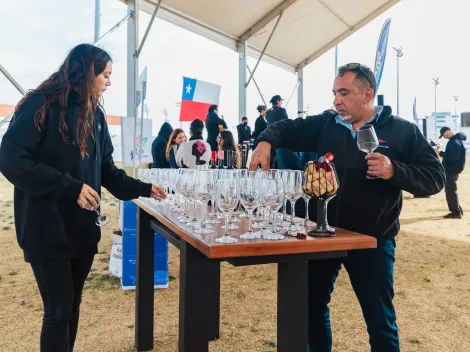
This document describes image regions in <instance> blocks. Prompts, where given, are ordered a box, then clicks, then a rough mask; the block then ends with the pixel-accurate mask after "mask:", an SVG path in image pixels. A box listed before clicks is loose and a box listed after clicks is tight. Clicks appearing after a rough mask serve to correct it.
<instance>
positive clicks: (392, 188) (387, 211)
mask: <svg viewBox="0 0 470 352" xmlns="http://www.w3.org/2000/svg"><path fill="white" fill-rule="evenodd" d="M376 86H377V84H376V80H375V75H374V73H373V72H372V71H371V69H370V68H368V67H367V66H364V65H362V64H359V63H351V64H347V65H344V66H342V67H340V68H339V70H338V75H337V76H336V78H335V81H334V84H333V94H334V105H335V108H336V111H337V112H334V113H332V112H331V111H325V112H324V113H323V114H321V115H316V116H309V117H307V118H306V119H302V118H298V119H296V120H289V119H286V120H283V121H280V122H277V123H273V124H271V125H270V126H268V128H267V129H266V130H265V131H264V132H263V133H262V134H261V136H260V137H259V143H258V147H257V148H256V150H255V151H254V153H253V156H252V158H251V165H250V169H251V170H256V169H257V167H258V165H261V166H262V169H263V170H267V169H269V158H270V156H271V149H273V148H277V147H281V148H287V149H290V150H294V151H299V152H317V155H320V156H322V155H325V154H326V153H328V152H331V153H332V154H333V155H334V163H335V168H336V172H337V175H338V178H339V184H340V186H339V192H338V194H337V195H336V197H335V198H333V199H332V200H331V202H330V203H329V204H328V215H329V216H328V221H329V223H330V225H332V226H336V227H339V228H343V229H346V230H350V231H355V232H359V233H363V234H367V235H369V236H373V237H375V238H376V239H377V248H374V249H365V250H355V251H350V252H348V256H347V257H345V258H339V259H324V260H313V261H310V262H309V269H308V280H309V282H308V287H309V302H308V316H309V322H308V328H309V351H310V352H312V351H315V352H330V351H331V350H332V330H331V324H330V310H329V307H328V305H329V303H330V299H331V293H332V292H333V288H334V284H335V281H336V278H337V277H338V274H339V271H340V270H341V268H342V267H343V265H344V267H345V268H346V270H347V272H348V274H349V279H350V281H351V285H352V287H353V289H354V292H355V294H356V296H357V298H358V300H359V303H360V305H361V308H362V313H363V315H364V319H365V322H366V325H367V332H368V334H369V343H370V347H371V349H370V350H371V351H373V352H399V351H400V343H399V335H398V326H397V322H396V314H395V308H394V305H393V298H394V287H393V286H394V284H393V281H394V265H395V247H396V241H395V237H396V236H397V235H398V232H399V230H400V212H401V209H402V205H403V195H402V190H404V191H407V192H409V193H412V194H414V193H416V192H418V193H420V194H428V195H430V194H436V193H438V192H440V191H441V190H442V188H443V187H444V184H445V173H444V168H443V167H442V164H441V163H440V161H439V159H438V158H437V156H436V153H435V151H434V150H433V149H432V147H431V145H430V144H429V143H428V141H427V140H426V139H425V138H424V136H423V134H422V133H421V131H420V130H419V128H418V126H416V125H415V124H413V123H411V122H409V121H406V120H404V119H401V118H399V117H396V116H393V115H392V109H391V108H390V107H389V106H377V107H375V106H374V97H375V91H376ZM364 124H370V125H372V126H374V129H375V132H376V134H377V137H378V138H379V141H380V146H379V147H378V148H377V149H376V152H373V153H369V154H365V153H363V152H361V151H359V150H358V147H357V138H356V135H357V131H358V129H359V128H360V127H361V126H363V125H364ZM367 175H369V176H371V177H374V176H375V177H377V178H376V179H368V178H366V176H367ZM314 204H315V203H314ZM314 214H315V213H314Z"/></svg>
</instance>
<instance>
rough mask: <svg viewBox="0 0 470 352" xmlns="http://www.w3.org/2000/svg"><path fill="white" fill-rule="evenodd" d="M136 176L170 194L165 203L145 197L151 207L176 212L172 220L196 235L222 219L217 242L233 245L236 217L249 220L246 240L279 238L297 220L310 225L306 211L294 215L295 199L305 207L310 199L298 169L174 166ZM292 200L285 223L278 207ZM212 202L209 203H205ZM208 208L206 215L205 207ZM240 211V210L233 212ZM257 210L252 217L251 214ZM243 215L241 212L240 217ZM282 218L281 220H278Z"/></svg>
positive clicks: (211, 230)
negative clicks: (228, 168)
mask: <svg viewBox="0 0 470 352" xmlns="http://www.w3.org/2000/svg"><path fill="white" fill-rule="evenodd" d="M139 177H140V178H141V179H142V180H144V181H146V182H152V183H156V184H159V185H161V186H164V187H165V188H166V189H167V190H168V191H169V192H170V196H169V197H168V201H167V202H168V203H163V202H158V203H157V202H153V201H152V200H146V201H147V202H149V203H150V205H151V206H154V207H160V208H159V209H163V207H164V208H168V209H170V210H171V211H175V212H181V213H182V215H181V216H179V217H178V218H177V220H178V221H179V222H180V223H182V224H184V225H185V226H188V227H193V228H194V229H195V230H194V232H195V233H196V234H200V235H204V234H212V233H214V228H213V226H212V225H214V224H219V223H220V221H219V219H223V220H224V225H223V226H222V227H221V228H222V229H223V230H224V235H223V236H222V237H220V238H217V239H216V241H217V242H221V243H233V242H236V241H237V239H236V238H234V237H232V236H230V230H236V229H238V228H239V226H238V225H237V223H238V222H240V221H241V220H240V219H239V218H238V217H242V216H246V217H248V218H249V222H248V230H247V232H246V233H244V234H242V235H241V236H240V238H242V239H246V240H252V239H258V238H261V237H262V238H264V239H266V240H281V239H283V238H284V236H285V234H286V231H287V233H292V232H297V231H301V230H303V227H302V226H299V224H298V221H300V222H301V223H303V224H304V225H306V226H311V223H310V222H309V220H308V213H307V214H306V218H305V220H303V219H298V218H295V216H294V215H295V211H294V209H295V202H296V201H297V200H299V199H300V198H303V199H304V200H305V203H306V205H307V206H308V200H309V197H308V196H307V195H306V194H305V193H304V192H303V189H302V184H303V183H304V182H305V180H303V173H302V172H300V171H291V170H271V171H268V172H262V171H249V170H246V169H243V170H223V169H222V170H219V169H205V170H194V169H178V170H164V171H161V170H158V171H156V170H141V171H140V172H139ZM286 199H287V200H288V201H289V202H290V204H291V209H292V211H291V218H290V221H289V222H287V223H285V222H281V224H280V226H279V224H278V220H282V219H281V218H282V216H281V215H280V214H279V213H278V211H279V210H280V209H281V208H282V207H283V206H285V200H286ZM208 204H211V207H208ZM198 205H199V206H202V211H203V216H202V218H198V216H197V208H198ZM208 208H209V209H210V210H211V211H210V212H209V214H207V209H208ZM237 209H242V212H238V211H236V210H237ZM255 212H256V217H254V213H255ZM245 214H246V215H245ZM280 217H281V218H280Z"/></svg>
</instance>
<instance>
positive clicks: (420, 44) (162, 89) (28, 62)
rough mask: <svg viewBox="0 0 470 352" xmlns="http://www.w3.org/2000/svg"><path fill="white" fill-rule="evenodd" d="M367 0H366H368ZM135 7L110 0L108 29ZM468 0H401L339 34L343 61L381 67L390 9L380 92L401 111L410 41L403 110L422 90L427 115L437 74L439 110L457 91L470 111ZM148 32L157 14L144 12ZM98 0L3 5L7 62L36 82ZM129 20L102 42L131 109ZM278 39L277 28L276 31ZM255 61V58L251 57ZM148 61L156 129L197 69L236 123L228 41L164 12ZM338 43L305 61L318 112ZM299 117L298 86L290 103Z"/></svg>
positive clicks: (120, 106) (1, 81) (3, 91)
mask: <svg viewBox="0 0 470 352" xmlns="http://www.w3.org/2000/svg"><path fill="white" fill-rule="evenodd" d="M362 1H366V0H362ZM126 13H127V7H126V6H125V5H124V4H122V3H121V2H119V1H118V0H102V24H101V29H102V32H103V33H104V32H105V31H107V30H108V29H109V28H111V27H112V26H113V25H114V24H116V23H117V22H118V21H119V20H120V19H122V18H123V17H124V16H125V15H126ZM469 13H470V2H469V1H467V0H446V1H443V0H402V1H401V2H400V3H398V4H397V5H395V6H394V7H392V8H391V9H389V10H388V11H386V12H385V13H384V14H382V15H381V16H379V17H378V18H376V19H375V20H373V21H372V22H370V23H369V24H368V25H366V26H365V27H363V28H362V29H360V30H359V31H358V32H356V33H354V34H353V35H351V36H350V37H349V38H347V39H346V40H345V41H343V42H342V43H341V44H339V47H338V52H339V57H338V60H339V64H340V65H341V64H345V63H347V62H361V63H363V64H366V65H368V66H369V67H373V64H374V59H375V54H376V48H377V40H378V37H379V33H380V30H381V28H382V25H383V23H384V21H385V20H386V19H387V18H391V19H392V23H391V29H390V37H389V41H388V52H387V60H386V62H385V68H384V73H383V77H382V82H381V86H380V90H379V92H378V94H383V95H384V99H385V104H386V105H390V106H392V109H393V111H395V112H396V102H397V74H396V73H397V58H396V56H395V52H394V50H393V49H392V47H403V53H404V56H403V57H402V58H401V59H400V115H401V116H402V117H404V118H406V119H409V120H411V119H412V106H413V100H414V98H415V97H416V99H417V112H418V115H419V116H426V115H430V114H431V113H432V112H433V111H434V84H433V81H432V78H437V77H438V78H439V79H440V82H441V83H440V85H439V86H438V87H437V95H438V100H437V109H438V111H452V112H454V109H455V105H454V104H455V103H454V99H453V96H455V95H456V96H459V101H458V105H457V111H458V112H460V111H470V94H469V92H468V87H467V82H468V81H469V78H470V77H469V76H470V71H469V70H468V69H466V64H467V62H468V61H469V58H468V57H467V56H466V54H467V53H468V52H469V49H468V45H467V38H468V26H467V25H466V23H467V21H468V14H469ZM140 18H141V25H140V29H139V31H140V35H141V36H142V35H143V33H144V32H145V28H146V26H147V24H148V22H149V19H150V16H149V15H147V14H141V17H140ZM93 33H94V0H80V1H77V0H61V1H57V0H41V1H37V0H16V1H10V2H9V8H8V9H7V8H6V7H2V8H1V10H0V64H2V65H3V66H4V67H5V68H6V69H7V70H8V71H9V72H10V73H11V74H12V75H13V76H14V77H15V78H16V80H17V81H18V82H19V83H20V84H21V85H22V86H23V88H25V89H30V88H35V87H36V86H37V85H38V84H39V83H41V81H43V80H44V79H46V78H47V77H48V76H49V75H50V74H52V73H53V72H54V71H56V70H57V68H58V67H59V65H60V64H61V63H62V61H63V60H64V58H65V56H66V55H67V53H68V51H70V49H71V48H73V47H74V46H75V45H77V44H79V43H82V42H92V41H93ZM126 34H127V30H126V26H125V25H124V26H121V27H120V28H118V29H117V30H116V31H115V32H113V33H112V34H111V35H110V36H108V37H107V38H106V39H105V40H104V42H103V44H102V47H103V49H105V50H107V51H108V52H109V53H110V54H111V56H112V57H113V60H114V65H113V74H112V87H111V88H110V89H109V90H108V92H106V93H105V96H104V99H105V105H104V106H105V109H106V112H107V113H108V114H112V115H125V114H126V94H127V92H126V77H127V76H126V75H127V74H126V69H127V62H126V60H127V58H126ZM273 40H275V36H274V37H273ZM248 64H249V66H250V67H251V68H253V67H254V65H255V60H254V59H249V60H248ZM145 66H147V67H148V75H149V78H148V95H147V98H148V99H147V105H148V113H149V117H150V118H152V120H153V134H154V135H155V134H156V133H157V132H158V129H159V128H160V126H161V124H162V122H163V121H164V119H165V115H164V113H163V110H164V109H166V111H167V112H168V118H169V121H170V123H171V124H172V125H173V126H174V127H177V126H179V122H178V117H179V108H178V107H177V105H176V104H175V103H177V102H179V101H180V100H181V91H182V76H188V77H193V78H197V79H201V80H204V81H208V82H212V83H216V84H219V85H221V86H222V90H221V96H220V109H219V110H220V112H221V113H222V114H223V115H224V117H225V119H226V121H227V122H228V125H229V128H234V127H235V126H236V124H237V123H238V57H237V53H236V52H235V51H233V50H231V49H229V48H226V47H223V46H221V45H219V44H216V43H214V42H212V41H210V40H208V39H205V38H203V37H201V36H198V35H196V34H193V33H191V32H188V31H186V30H184V29H182V28H180V27H177V26H175V25H172V24H170V23H168V22H165V21H163V20H160V19H158V18H157V19H156V20H155V23H154V26H153V28H152V30H151V32H150V34H149V37H148V39H147V42H146V44H145V46H144V49H143V51H142V54H141V57H140V63H139V68H140V70H142V69H143V68H144V67H145ZM255 78H256V80H257V82H258V85H259V86H260V89H261V91H262V93H263V95H264V97H265V100H266V101H269V99H270V97H271V96H272V95H274V94H280V95H281V96H283V97H285V98H286V99H287V98H289V96H290V95H291V94H292V92H293V90H294V88H295V86H296V76H295V75H294V74H292V73H289V72H287V71H285V70H283V69H281V68H278V67H275V66H272V65H270V64H267V63H261V64H260V65H259V67H258V70H257V72H256V73H255ZM333 79H334V50H330V51H329V52H327V53H325V54H324V55H323V56H321V57H320V58H318V59H317V60H315V61H314V62H313V63H311V64H310V65H309V66H307V68H305V69H304V109H305V110H308V112H309V113H310V114H316V113H320V112H322V111H323V110H325V109H328V108H330V107H331V106H332V101H333V95H332V92H331V88H332V85H333ZM247 94H248V97H247V115H248V117H249V118H250V124H251V125H252V126H253V124H254V120H255V118H256V117H257V111H256V106H257V105H258V104H259V103H261V99H260V97H259V94H258V92H257V90H256V88H255V86H254V85H253V84H250V86H249V88H248V93H247ZM20 98H21V96H20V94H19V93H18V92H17V91H16V90H15V89H14V88H13V86H12V85H11V84H10V83H9V82H8V80H7V79H6V78H5V77H3V75H0V104H2V103H3V104H16V103H17V102H18V100H19V99H20ZM287 110H288V114H289V116H290V117H291V118H294V117H296V115H297V114H296V112H297V97H296V93H294V95H293V97H292V100H291V101H290V103H289V105H288V107H287Z"/></svg>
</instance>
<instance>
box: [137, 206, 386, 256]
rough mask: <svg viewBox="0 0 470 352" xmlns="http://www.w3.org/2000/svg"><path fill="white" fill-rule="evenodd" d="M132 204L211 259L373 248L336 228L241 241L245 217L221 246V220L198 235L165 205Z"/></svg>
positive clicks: (359, 237)
mask: <svg viewBox="0 0 470 352" xmlns="http://www.w3.org/2000/svg"><path fill="white" fill-rule="evenodd" d="M134 203H136V204H137V206H138V207H140V208H141V209H142V210H144V211H145V212H146V213H148V214H150V215H152V216H153V217H155V218H156V219H157V220H158V221H159V222H160V223H162V224H163V225H164V226H166V227H167V228H168V229H170V230H171V231H173V232H174V233H175V234H177V235H178V236H180V237H181V239H183V240H184V241H186V242H188V243H189V244H191V245H192V246H193V247H195V248H197V249H198V250H199V251H200V252H201V253H203V254H204V255H206V256H207V257H208V258H211V259H222V258H235V257H253V256H267V255H281V254H299V253H315V252H331V251H345V250H346V251H347V250H353V249H366V248H376V247H377V240H376V239H375V238H374V237H370V236H366V235H362V234H359V233H357V232H352V231H348V230H343V229H340V228H336V236H335V237H310V236H307V238H306V239H298V238H295V237H292V236H285V237H284V239H283V240H265V239H256V240H245V239H241V238H240V237H239V236H240V235H242V234H243V233H246V231H247V230H248V219H246V218H241V220H242V221H241V222H239V223H237V225H238V226H239V227H240V228H239V229H238V230H231V231H230V236H232V237H234V238H237V239H238V242H236V243H230V244H223V243H218V242H216V241H215V239H216V238H218V237H221V236H222V235H223V233H224V230H223V229H221V228H220V227H221V226H222V225H223V221H221V223H220V224H211V226H212V227H213V229H214V233H212V234H208V235H199V234H196V233H194V231H195V230H194V229H193V228H191V227H188V226H185V224H182V223H180V222H179V221H178V220H177V217H178V216H180V215H181V213H177V212H172V211H171V210H170V207H169V206H162V207H159V209H158V211H157V210H155V209H154V208H151V207H149V206H147V205H146V204H145V203H143V202H141V201H140V200H134ZM312 229H314V227H312V228H308V230H312Z"/></svg>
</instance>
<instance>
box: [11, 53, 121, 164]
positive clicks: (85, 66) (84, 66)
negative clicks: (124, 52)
mask: <svg viewBox="0 0 470 352" xmlns="http://www.w3.org/2000/svg"><path fill="white" fill-rule="evenodd" d="M109 62H112V59H111V56H110V55H109V54H108V53H107V52H106V51H104V50H102V49H100V48H98V47H96V46H93V45H91V44H80V45H77V46H76V47H75V48H73V49H72V50H71V51H70V53H69V54H68V55H67V58H66V59H65V61H64V63H63V64H62V65H61V66H60V68H59V70H58V71H57V72H55V73H53V74H52V75H51V76H50V77H49V78H48V79H46V80H45V81H44V82H42V83H41V84H40V85H39V86H38V87H37V88H36V89H32V90H30V91H28V93H27V94H26V95H25V97H24V98H23V99H21V101H20V102H19V103H18V105H17V106H16V109H15V115H16V113H17V112H18V109H19V108H20V107H21V105H22V104H23V103H24V102H25V101H26V100H27V99H28V98H29V97H31V96H33V95H42V96H43V97H44V98H43V102H42V104H41V106H40V107H39V109H38V111H37V112H36V116H35V118H34V122H35V124H36V127H37V128H38V129H39V130H40V131H41V129H42V128H43V127H44V125H45V122H46V115H47V114H46V111H47V109H48V107H49V106H50V105H51V104H52V103H56V102H58V103H59V104H60V107H61V112H60V124H59V130H60V133H61V134H62V137H63V139H64V141H65V142H66V143H67V142H68V138H67V130H68V128H67V123H66V120H65V114H66V112H67V108H68V97H69V94H70V92H71V91H72V90H75V91H76V92H77V93H78V95H79V97H80V98H79V99H80V112H79V114H78V116H77V117H76V119H77V124H76V126H77V131H76V132H77V144H78V147H79V149H80V155H81V157H82V158H85V156H86V155H87V154H88V153H87V144H86V141H87V138H88V137H89V136H90V135H91V134H92V133H91V131H92V127H93V123H94V120H95V114H96V109H98V108H102V107H101V105H100V103H99V98H98V97H97V96H96V88H95V78H96V77H97V76H98V75H100V74H101V73H102V72H103V71H104V70H105V68H106V65H107V64H108V63H109Z"/></svg>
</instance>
